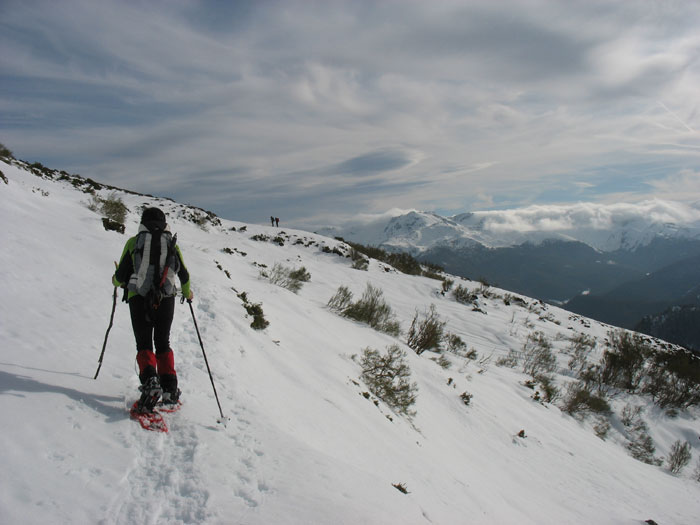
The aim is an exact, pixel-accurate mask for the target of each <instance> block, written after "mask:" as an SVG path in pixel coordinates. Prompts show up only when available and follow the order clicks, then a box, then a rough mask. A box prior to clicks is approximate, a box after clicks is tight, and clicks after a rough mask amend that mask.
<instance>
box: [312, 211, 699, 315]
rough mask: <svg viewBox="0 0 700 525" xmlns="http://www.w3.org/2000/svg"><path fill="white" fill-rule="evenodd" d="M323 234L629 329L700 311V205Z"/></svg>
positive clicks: (385, 222) (397, 220)
mask: <svg viewBox="0 0 700 525" xmlns="http://www.w3.org/2000/svg"><path fill="white" fill-rule="evenodd" d="M319 233H323V234H325V235H328V236H339V237H343V238H344V239H347V240H350V241H353V242H358V243H361V244H365V245H371V246H378V247H381V248H383V249H384V250H387V251H404V252H408V253H410V254H411V255H413V256H414V257H416V258H417V259H419V260H421V261H426V262H432V263H436V264H439V265H440V266H442V267H444V268H445V270H446V271H448V272H450V273H453V274H455V275H460V276H464V277H469V278H471V279H481V280H484V281H486V282H488V283H490V284H492V285H497V286H499V287H502V288H505V289H508V290H512V291H514V292H518V293H522V294H524V295H528V296H531V297H538V298H540V299H543V300H545V301H549V302H552V303H556V304H559V305H562V306H564V307H565V308H567V309H569V310H571V311H574V312H576V313H581V314H584V315H586V316H589V317H592V318H594V319H597V320H600V321H604V322H607V323H610V324H613V325H616V326H622V327H626V328H634V327H635V326H636V325H637V324H638V323H639V322H640V321H641V319H642V318H643V317H644V316H648V315H653V314H658V313H659V312H662V311H664V310H666V309H668V308H671V307H673V306H676V305H682V304H698V297H697V296H698V292H699V290H698V287H700V203H696V204H694V205H688V204H683V203H677V202H668V201H658V200H655V201H647V202H643V203H639V204H617V205H599V204H590V203H581V204H575V205H571V206H535V207H530V208H523V209H519V210H504V211H489V212H474V213H465V214H461V215H456V216H453V217H441V216H439V215H437V214H435V213H430V212H420V211H409V212H404V213H398V212H397V213H393V214H387V215H385V216H383V217H381V218H377V219H374V220H372V221H365V222H362V223H360V222H356V223H349V224H345V225H342V226H340V227H333V228H323V229H321V230H319Z"/></svg>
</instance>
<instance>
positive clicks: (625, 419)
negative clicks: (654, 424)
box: [620, 403, 645, 430]
mask: <svg viewBox="0 0 700 525" xmlns="http://www.w3.org/2000/svg"><path fill="white" fill-rule="evenodd" d="M643 410H644V408H643V407H641V406H632V405H630V404H629V403H628V404H627V405H625V408H623V409H622V415H621V416H620V421H621V422H622V424H623V425H625V427H627V428H630V429H632V430H639V429H642V428H644V427H645V423H644V421H643V420H642V411H643Z"/></svg>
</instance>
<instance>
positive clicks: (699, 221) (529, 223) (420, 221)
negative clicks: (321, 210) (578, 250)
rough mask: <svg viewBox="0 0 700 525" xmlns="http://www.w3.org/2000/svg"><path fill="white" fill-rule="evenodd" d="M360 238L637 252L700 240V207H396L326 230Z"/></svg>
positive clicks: (414, 246) (414, 247)
mask: <svg viewBox="0 0 700 525" xmlns="http://www.w3.org/2000/svg"><path fill="white" fill-rule="evenodd" d="M320 232H322V233H326V234H335V235H338V236H341V237H344V238H346V239H348V240H352V241H354V242H359V243H362V244H370V245H375V246H385V247H387V248H390V247H393V248H396V249H405V250H411V251H414V252H415V251H417V252H424V251H428V250H430V249H433V248H438V247H452V248H461V247H469V246H474V245H475V244H477V243H478V244H480V245H482V246H484V247H486V248H504V247H512V246H517V245H521V244H523V243H532V244H535V245H537V244H541V243H542V242H544V241H547V240H556V241H571V242H581V243H584V244H587V245H588V246H590V247H592V248H594V249H595V250H598V251H602V252H614V251H618V250H625V251H632V250H635V249H638V248H640V247H643V246H647V245H649V244H650V243H651V242H652V241H653V240H654V239H658V238H664V239H690V240H700V206H699V205H688V204H684V203H679V202H668V201H661V200H653V201H646V202H641V203H637V204H611V205H605V204H592V203H579V204H573V205H568V206H531V207H528V208H521V209H513V210H502V211H479V212H471V213H463V214H460V215H455V216H452V217H441V216H440V215H437V214H435V213H430V212H421V211H415V210H413V211H408V212H400V211H398V210H397V211H394V212H393V214H392V213H390V214H385V215H383V216H381V217H379V218H377V219H374V220H371V219H369V220H365V221H362V222H356V223H349V224H345V225H341V226H338V227H335V228H328V229H322V230H320Z"/></svg>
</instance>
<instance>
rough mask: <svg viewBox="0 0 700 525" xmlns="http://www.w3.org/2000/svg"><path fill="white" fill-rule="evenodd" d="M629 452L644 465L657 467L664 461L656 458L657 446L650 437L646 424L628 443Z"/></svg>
mask: <svg viewBox="0 0 700 525" xmlns="http://www.w3.org/2000/svg"><path fill="white" fill-rule="evenodd" d="M627 450H628V451H629V453H630V455H631V456H632V457H633V458H634V459H636V460H639V461H641V462H643V463H647V464H649V465H656V466H659V465H661V464H662V463H663V460H661V459H658V458H656V457H654V453H655V452H656V446H655V445H654V440H653V439H652V438H651V436H650V435H649V430H648V429H647V426H646V424H643V426H642V428H640V430H639V431H638V432H637V433H636V436H634V437H633V439H632V440H630V442H629V443H627Z"/></svg>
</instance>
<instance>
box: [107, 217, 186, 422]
mask: <svg viewBox="0 0 700 525" xmlns="http://www.w3.org/2000/svg"><path fill="white" fill-rule="evenodd" d="M176 242H177V235H176V236H173V235H172V234H171V233H170V229H169V228H168V225H167V224H166V219H165V214H164V213H163V212H162V211H161V210H160V209H158V208H147V209H145V210H144V211H143V214H142V216H141V224H140V225H139V230H138V233H137V235H136V236H134V237H132V238H130V239H129V240H128V241H126V245H125V246H124V251H123V252H122V256H121V259H120V261H119V265H118V267H117V271H116V272H115V273H114V276H113V277H112V283H113V284H114V286H122V287H125V288H126V289H127V290H128V302H129V311H130V312H131V325H132V327H133V329H134V337H135V338H136V352H137V353H136V362H137V363H138V365H139V379H140V381H141V386H140V387H139V390H141V398H140V399H139V401H138V405H137V406H138V410H139V411H142V412H150V411H152V410H153V407H154V406H155V404H156V403H157V402H158V400H159V399H160V397H161V396H162V399H163V403H169V404H175V403H177V402H178V400H179V398H180V390H179V389H178V387H177V374H176V372H175V361H174V358H173V351H172V349H171V348H170V326H171V325H172V322H173V314H174V312H175V294H176V293H177V288H176V287H175V276H176V275H177V277H178V278H179V280H180V284H181V285H182V295H183V296H184V297H185V298H186V299H188V300H191V299H192V296H193V294H192V291H191V290H190V276H189V273H188V271H187V268H186V267H185V263H184V262H183V260H182V253H180V247H179V246H177V244H176ZM154 343H155V354H154V353H153V350H154Z"/></svg>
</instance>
